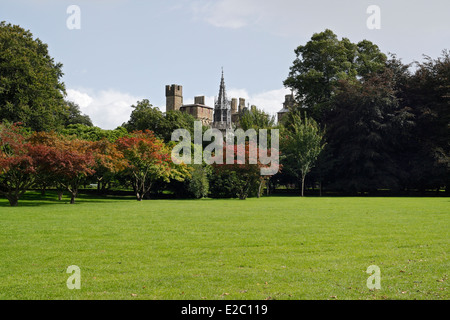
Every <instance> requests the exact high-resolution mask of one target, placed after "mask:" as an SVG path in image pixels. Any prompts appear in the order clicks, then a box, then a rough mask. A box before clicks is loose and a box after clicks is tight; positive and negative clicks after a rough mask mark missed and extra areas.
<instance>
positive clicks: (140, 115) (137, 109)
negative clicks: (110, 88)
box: [124, 99, 195, 143]
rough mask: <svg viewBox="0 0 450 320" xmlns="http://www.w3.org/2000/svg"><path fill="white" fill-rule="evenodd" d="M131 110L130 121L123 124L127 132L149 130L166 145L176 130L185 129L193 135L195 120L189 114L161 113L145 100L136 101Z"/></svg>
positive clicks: (177, 112) (178, 112)
mask: <svg viewBox="0 0 450 320" xmlns="http://www.w3.org/2000/svg"><path fill="white" fill-rule="evenodd" d="M132 108H133V109H134V110H133V111H132V112H131V116H130V120H129V121H128V122H127V123H126V124H124V127H125V128H126V129H127V130H128V131H129V132H133V131H145V130H150V131H152V132H153V133H154V134H155V135H156V136H157V137H158V138H160V139H162V140H164V141H165V142H166V143H167V142H169V141H171V138H172V132H173V131H174V130H176V129H186V130H188V131H189V132H190V133H191V135H193V133H194V122H195V118H194V117H193V116H192V115H190V114H187V113H184V112H180V111H176V110H174V111H168V112H166V113H163V112H162V111H160V110H159V108H157V107H153V106H152V105H151V104H150V102H149V100H147V99H144V100H142V101H138V102H137V104H136V105H133V106H132Z"/></svg>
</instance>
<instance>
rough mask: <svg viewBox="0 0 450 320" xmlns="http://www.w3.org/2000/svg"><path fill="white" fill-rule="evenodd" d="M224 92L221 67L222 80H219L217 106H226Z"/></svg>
mask: <svg viewBox="0 0 450 320" xmlns="http://www.w3.org/2000/svg"><path fill="white" fill-rule="evenodd" d="M226 100H227V96H226V90H225V79H224V76H223V67H222V78H221V80H220V89H219V104H221V105H226Z"/></svg>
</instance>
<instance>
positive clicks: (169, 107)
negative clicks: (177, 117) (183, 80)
mask: <svg viewBox="0 0 450 320" xmlns="http://www.w3.org/2000/svg"><path fill="white" fill-rule="evenodd" d="M181 106H183V87H182V86H179V85H176V84H172V85H170V86H166V111H173V110H177V111H179V110H180V108H181Z"/></svg>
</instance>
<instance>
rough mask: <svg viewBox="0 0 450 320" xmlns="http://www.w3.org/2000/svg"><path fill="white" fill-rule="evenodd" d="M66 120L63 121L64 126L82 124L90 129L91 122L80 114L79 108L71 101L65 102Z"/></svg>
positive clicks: (87, 117) (86, 116)
mask: <svg viewBox="0 0 450 320" xmlns="http://www.w3.org/2000/svg"><path fill="white" fill-rule="evenodd" d="M65 104H66V110H67V113H66V118H65V119H64V126H65V127H66V126H69V125H73V124H82V125H85V126H88V127H92V126H93V124H92V120H91V118H90V117H89V116H88V115H85V114H82V113H81V110H80V107H79V106H78V105H77V104H76V103H75V102H72V101H66V102H65Z"/></svg>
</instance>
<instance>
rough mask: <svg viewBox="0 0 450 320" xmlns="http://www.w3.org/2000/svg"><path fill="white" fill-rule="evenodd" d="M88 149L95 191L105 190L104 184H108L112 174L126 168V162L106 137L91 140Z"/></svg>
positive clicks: (115, 146)
mask: <svg viewBox="0 0 450 320" xmlns="http://www.w3.org/2000/svg"><path fill="white" fill-rule="evenodd" d="M89 151H90V152H92V155H93V157H94V161H95V164H94V166H93V169H94V171H95V173H94V177H95V179H96V182H97V192H98V193H100V192H105V189H106V185H108V184H110V183H111V181H112V180H113V178H114V175H115V174H117V173H119V172H120V171H123V170H124V169H125V168H126V165H127V162H126V160H125V159H124V156H123V153H121V152H120V151H119V150H118V149H117V145H116V144H115V143H113V142H110V141H109V140H107V139H105V138H104V139H101V140H99V141H95V142H93V143H92V144H91V145H90V147H89Z"/></svg>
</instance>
